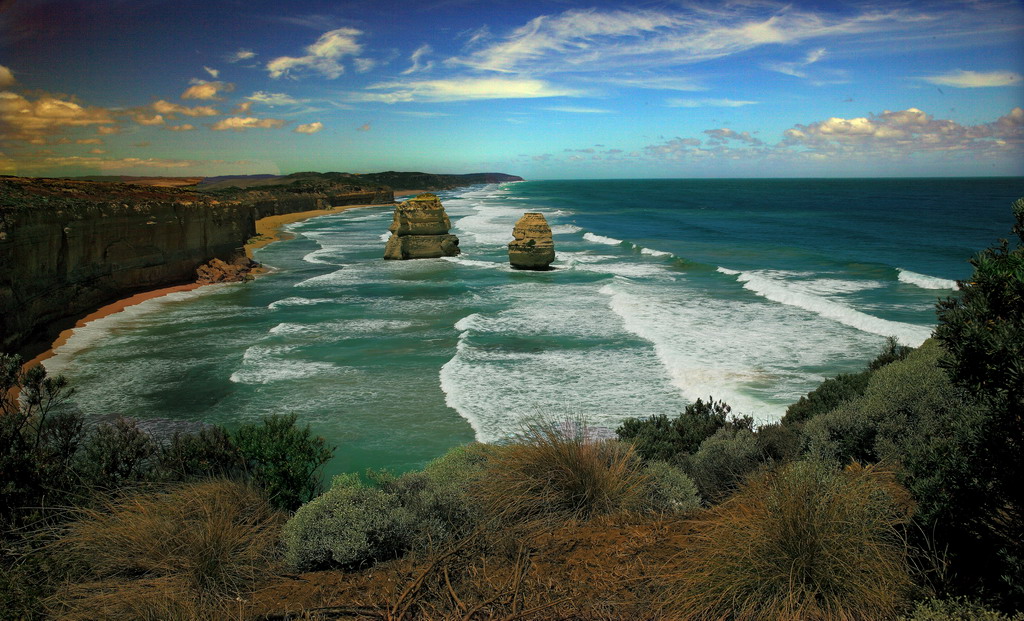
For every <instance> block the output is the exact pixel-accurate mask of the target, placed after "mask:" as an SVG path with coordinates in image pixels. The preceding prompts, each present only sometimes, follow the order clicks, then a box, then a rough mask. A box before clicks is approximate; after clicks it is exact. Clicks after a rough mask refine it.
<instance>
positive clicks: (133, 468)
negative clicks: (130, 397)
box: [76, 418, 159, 491]
mask: <svg viewBox="0 0 1024 621" xmlns="http://www.w3.org/2000/svg"><path fill="white" fill-rule="evenodd" d="M158 450H159V445H158V444H157V443H156V441H154V440H153V437H152V436H150V435H149V434H148V433H146V432H144V431H142V430H141V429H139V427H138V424H137V423H136V422H135V420H133V419H130V418H118V419H116V420H115V421H114V422H112V423H104V424H101V425H98V426H97V427H96V428H95V429H94V430H93V431H92V433H90V434H89V435H88V436H87V438H86V440H85V441H84V442H83V443H82V447H81V450H80V451H79V452H78V454H77V455H76V462H77V463H76V467H77V470H78V472H79V473H81V477H82V482H83V484H84V486H85V487H86V488H88V489H90V490H97V491H111V490H115V489H118V488H120V487H122V486H124V485H127V484H131V483H137V482H140V481H146V480H151V479H153V478H154V477H155V469H156V457H157V452H158Z"/></svg>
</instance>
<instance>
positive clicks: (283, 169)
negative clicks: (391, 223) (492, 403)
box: [0, 0, 1024, 179]
mask: <svg viewBox="0 0 1024 621" xmlns="http://www.w3.org/2000/svg"><path fill="white" fill-rule="evenodd" d="M1022 73H1024V5H1022V3H1020V2H998V1H995V2H988V1H985V0H978V1H957V2H953V1H938V2H907V3H898V2H883V3H861V2H846V3H834V2H796V3H792V2H791V3H776V2H770V1H760V0H744V1H740V2H734V3H722V2H705V3H701V2H631V3H627V2H614V3H612V2H576V1H562V0H551V1H533V2H531V1H524V2H518V3H497V2H490V1H484V2H473V1H468V0H423V1H421V2H394V1H357V2H339V1H334V2H326V1H302V0H299V1H295V2H289V3H282V2H266V1H262V0H248V1H218V0H208V1H206V2H193V1H181V0H178V1H173V2H172V1H161V0H91V1H88V2H81V1H45V0H0V174H18V175H28V176H44V175H45V176H55V175H61V176H64V175H82V174H129V175H175V176H190V175H222V174H250V173H290V172H296V171H301V170H318V171H329V170H335V171H347V172H374V171H382V170H423V171H430V172H455V173H461V172H481V171H499V172H508V173H513V174H519V175H522V176H524V177H526V178H529V179H542V178H612V177H617V178H622V177H778V176H782V177H791V176H798V177H799V176H813V177H821V176H824V177H835V176H847V177H848V176H950V175H965V176H975V175H981V176H984V175H1024V110H1021V107H1022V106H1024V80H1022V78H1021V74H1022Z"/></svg>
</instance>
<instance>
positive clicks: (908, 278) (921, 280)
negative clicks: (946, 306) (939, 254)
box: [896, 267, 960, 291]
mask: <svg viewBox="0 0 1024 621" xmlns="http://www.w3.org/2000/svg"><path fill="white" fill-rule="evenodd" d="M896 271H897V272H899V274H898V275H897V276H896V277H897V278H898V279H899V281H900V282H905V283H907V284H909V285H915V286H917V287H921V288H922V289H948V290H953V291H956V290H957V289H959V288H960V287H959V286H958V285H957V284H956V281H955V280H949V279H947V278H938V277H936V276H928V275H926V274H918V273H917V272H911V271H910V270H905V269H903V268H901V267H897V268H896Z"/></svg>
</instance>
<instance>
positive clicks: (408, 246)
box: [384, 194, 460, 259]
mask: <svg viewBox="0 0 1024 621" xmlns="http://www.w3.org/2000/svg"><path fill="white" fill-rule="evenodd" d="M450 228H452V224H451V221H450V220H448V214H447V213H445V210H444V206H443V205H442V204H441V200H440V199H439V198H437V195H435V194H420V195H419V196H417V197H416V198H411V199H409V200H407V201H405V202H404V203H402V204H400V205H396V206H395V217H394V220H393V221H392V222H391V227H390V228H389V229H388V230H390V231H391V238H390V239H388V244H387V246H386V247H385V248H384V258H385V259H434V258H437V257H454V256H455V255H457V254H459V252H460V250H459V238H458V237H456V236H454V235H449V234H448V230H449V229H450Z"/></svg>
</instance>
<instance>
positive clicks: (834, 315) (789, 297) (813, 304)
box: [718, 267, 932, 347]
mask: <svg viewBox="0 0 1024 621" xmlns="http://www.w3.org/2000/svg"><path fill="white" fill-rule="evenodd" d="M718 271H719V272H721V273H723V274H730V275H736V279H737V280H738V281H739V282H741V283H743V288H744V289H747V290H749V291H753V292H754V293H756V294H757V295H759V296H761V297H763V298H767V299H769V300H771V301H773V302H778V303H779V304H786V305H789V306H796V307H798V308H802V309H804V310H807V311H810V312H812V313H816V314H818V315H821V316H822V317H826V318H828V319H831V320H833V321H838V322H839V323H841V324H844V325H847V326H850V327H851V328H856V329H858V330H861V331H863V332H870V333H871V334H877V335H879V336H895V337H896V338H897V339H899V341H900V342H901V343H903V344H904V345H909V346H911V347H918V346H920V345H921V343H923V342H924V341H925V340H926V339H927V338H928V337H930V336H931V333H932V331H931V328H927V327H924V326H915V325H913V324H909V323H903V322H900V321H890V320H888V319H882V318H881V317H875V316H874V315H868V314H867V313H862V312H860V311H858V310H855V309H853V308H850V307H849V306H846V305H845V304H840V303H838V302H833V301H831V300H828V299H825V298H823V297H820V296H817V295H811V294H808V293H803V292H800V291H795V290H794V289H793V288H792V287H791V286H789V285H786V284H785V283H781V282H779V281H776V280H772V279H771V278H766V277H764V276H760V275H757V274H753V273H750V272H736V271H735V270H729V269H726V268H723V267H719V268H718Z"/></svg>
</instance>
